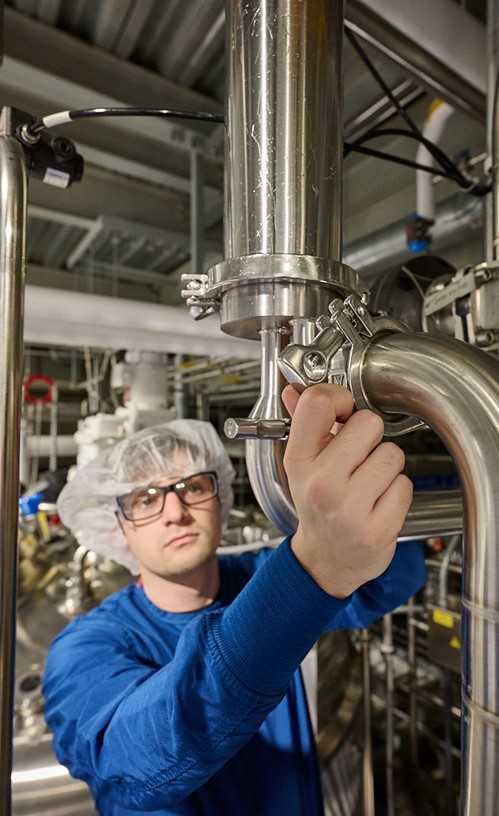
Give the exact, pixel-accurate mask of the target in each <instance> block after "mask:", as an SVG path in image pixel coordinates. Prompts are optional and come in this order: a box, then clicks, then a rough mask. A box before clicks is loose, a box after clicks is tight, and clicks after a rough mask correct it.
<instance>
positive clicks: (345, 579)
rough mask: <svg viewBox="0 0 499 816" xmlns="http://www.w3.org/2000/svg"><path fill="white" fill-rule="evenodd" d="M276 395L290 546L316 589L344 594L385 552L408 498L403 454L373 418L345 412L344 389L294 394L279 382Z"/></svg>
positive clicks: (385, 559) (349, 408)
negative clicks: (284, 430) (286, 430)
mask: <svg viewBox="0 0 499 816" xmlns="http://www.w3.org/2000/svg"><path fill="white" fill-rule="evenodd" d="M283 400H284V404H285V405H286V408H287V410H288V411H289V413H290V414H291V416H292V417H293V422H292V424H291V432H290V436H289V440H288V443H287V446H286V453H285V456H284V467H285V469H286V473H287V475H288V480H289V487H290V490H291V495H292V497H293V501H294V504H295V507H296V511H297V514H298V522H299V523H298V529H297V531H296V533H295V535H294V536H293V539H292V542H291V547H292V550H293V552H294V554H295V556H296V558H297V559H298V561H299V562H300V563H301V564H302V566H303V567H304V569H306V570H307V572H308V573H309V574H310V575H311V576H312V578H313V579H314V580H315V581H316V582H317V583H318V584H319V586H321V587H322V589H324V590H325V591H326V592H328V593H329V594H330V595H333V596H335V597H337V598H345V597H346V596H347V595H349V594H350V593H351V592H353V591H354V590H355V589H357V588H358V587H359V586H361V585H362V584H364V583H365V582H366V581H370V580H371V579H373V578H377V577H378V576H379V575H381V573H382V572H384V571H385V569H386V568H387V567H388V565H389V564H390V561H391V560H392V558H393V554H394V552H395V547H396V543H397V535H398V533H399V532H400V529H401V527H402V525H403V523H404V519H405V516H406V514H407V511H408V509H409V507H410V505H411V501H412V483H411V481H410V480H409V479H408V478H407V477H406V476H404V475H403V474H402V473H401V471H402V469H403V467H404V461H405V457H404V453H403V452H402V450H401V449H400V448H399V447H398V446H397V445H395V444H394V443H393V442H382V441H381V440H382V438H383V421H382V419H381V417H379V416H378V415H377V414H374V413H373V412H372V411H367V410H362V411H358V412H356V413H354V412H353V411H354V404H353V398H352V395H351V393H350V392H349V391H347V389H346V388H342V387H341V386H338V385H315V386H313V387H311V388H308V389H307V390H305V391H304V392H303V393H302V394H301V395H299V394H298V393H297V392H296V391H295V389H294V388H293V387H292V386H287V387H286V388H285V389H284V392H283ZM335 423H341V427H340V429H339V431H338V432H337V433H336V434H334V431H335V430H336V428H337V426H335ZM333 426H334V428H333ZM332 429H333V433H331V430H332Z"/></svg>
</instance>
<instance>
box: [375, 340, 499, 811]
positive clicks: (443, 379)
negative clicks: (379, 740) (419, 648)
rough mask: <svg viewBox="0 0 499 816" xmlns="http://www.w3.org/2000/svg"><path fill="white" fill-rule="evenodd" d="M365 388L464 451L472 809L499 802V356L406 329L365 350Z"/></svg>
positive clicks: (466, 733) (465, 721)
mask: <svg viewBox="0 0 499 816" xmlns="http://www.w3.org/2000/svg"><path fill="white" fill-rule="evenodd" d="M361 379H362V388H363V390H364V393H365V394H366V396H367V398H368V401H369V403H370V404H371V405H372V406H373V407H375V408H376V409H378V410H380V411H383V412H388V413H408V414H411V415H415V416H418V417H420V418H421V419H422V420H423V421H424V422H426V423H427V424H428V425H429V426H430V427H431V428H432V429H433V430H434V431H435V432H436V433H437V434H438V435H439V436H440V438H441V439H442V441H443V442H444V444H445V445H446V447H447V449H448V451H449V453H450V454H451V455H452V457H453V458H454V461H455V463H456V467H457V469H458V472H459V476H460V480H461V485H462V490H463V500H464V530H463V533H464V535H463V594H462V630H463V634H462V647H463V648H462V652H463V667H462V707H463V717H462V729H463V730H462V757H463V760H462V792H461V814H462V816H495V814H496V813H497V803H498V802H499V681H498V667H499V547H498V543H499V361H498V360H497V359H496V358H495V357H493V356H492V355H489V354H487V353H486V352H483V351H480V350H479V349H476V348H474V347H472V346H469V345H466V344H464V343H461V342H460V341H458V340H453V339H450V338H447V337H436V336H429V335H424V334H413V335H410V334H407V335H405V334H397V335H395V334H394V335H391V336H390V337H385V338H383V339H381V340H378V341H376V340H374V342H372V343H371V345H370V346H369V348H368V349H367V351H366V353H365V357H364V360H363V366H362V373H361Z"/></svg>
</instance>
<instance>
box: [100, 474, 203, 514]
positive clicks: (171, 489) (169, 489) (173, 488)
mask: <svg viewBox="0 0 499 816" xmlns="http://www.w3.org/2000/svg"><path fill="white" fill-rule="evenodd" d="M195 476H211V477H212V479H213V487H214V493H213V494H212V495H211V496H208V497H207V498H206V499H200V500H199V501H193V502H186V501H184V499H183V498H182V496H180V494H179V492H178V490H179V489H180V485H182V486H184V485H185V483H186V482H187V481H188V480H189V479H193V478H194V477H195ZM151 488H154V490H159V491H160V493H162V495H163V500H162V502H161V508H160V509H159V510H155V511H154V513H152V514H151V515H150V516H141V518H139V519H137V518H130V516H128V515H127V513H126V512H125V510H124V508H123V504H122V502H123V501H124V500H125V499H128V498H129V497H130V496H133V495H134V494H138V493H144V492H145V491H147V490H150V489H151ZM167 493H175V495H176V496H177V497H178V499H179V501H181V502H182V504H183V505H185V506H186V507H195V506H196V505H198V504H204V503H205V502H207V501H210V500H211V499H214V498H215V497H216V496H218V477H217V474H216V472H215V471H214V470H201V471H200V472H199V473H191V475H190V476H186V477H185V478H184V479H179V480H178V482H175V484H172V485H166V486H163V485H147V487H138V488H137V489H136V490H132V491H131V492H130V493H125V494H124V495H123V496H116V503H117V505H118V507H119V511H120V513H121V515H122V516H123V518H124V519H125V520H126V521H132V522H139V523H140V522H142V521H150V520H151V519H153V518H156V517H157V516H160V515H161V513H162V512H163V510H164V509H165V501H166V495H167Z"/></svg>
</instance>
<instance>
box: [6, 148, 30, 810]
mask: <svg viewBox="0 0 499 816" xmlns="http://www.w3.org/2000/svg"><path fill="white" fill-rule="evenodd" d="M0 179H1V182H2V183H1V185H0V235H1V241H0V757H1V762H0V816H9V815H10V813H11V785H10V775H11V771H12V740H13V719H12V718H13V698H14V660H15V630H16V595H17V521H18V507H17V501H18V495H19V489H18V488H19V443H20V424H21V393H22V366H23V296H24V272H25V234H26V198H27V174H26V167H25V163H24V154H23V151H22V148H21V146H20V145H19V143H18V142H17V141H16V140H15V139H14V138H12V137H11V136H8V135H6V134H5V133H2V134H1V135H0Z"/></svg>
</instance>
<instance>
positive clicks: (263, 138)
mask: <svg viewBox="0 0 499 816" xmlns="http://www.w3.org/2000/svg"><path fill="white" fill-rule="evenodd" d="M226 16H227V19H226V27H227V93H226V114H225V126H226V162H225V168H226V192H225V252H224V256H225V260H224V261H222V262H221V263H219V264H217V265H215V266H214V267H212V268H210V269H209V270H207V272H206V273H203V274H192V275H188V276H186V279H185V291H184V295H185V298H186V300H187V304H188V306H189V308H190V309H191V313H192V315H193V317H195V318H197V319H200V318H202V317H204V316H206V315H208V314H211V313H213V312H214V311H216V312H219V314H220V322H221V328H222V330H223V331H225V332H227V333H228V334H232V335H234V336H238V337H247V338H252V339H254V340H255V341H257V342H259V343H260V345H261V382H260V387H259V393H258V395H257V399H256V402H255V404H254V405H253V407H252V408H250V410H249V416H246V417H235V416H231V417H228V418H227V422H226V423H225V431H226V434H227V436H228V437H229V438H232V439H236V440H237V439H245V440H247V441H246V465H247V471H248V475H249V480H250V483H251V487H252V490H253V493H254V496H255V497H256V499H257V501H258V504H259V505H260V507H261V508H262V510H263V512H264V514H265V517H266V518H267V519H268V522H269V524H270V525H272V528H273V529H277V530H278V531H280V533H281V534H288V533H290V532H292V531H293V530H294V529H295V526H294V525H295V523H296V517H295V512H294V507H293V503H292V500H291V497H290V495H289V491H288V488H287V483H286V478H285V473H284V469H283V466H282V457H283V450H284V446H285V440H286V437H287V434H288V432H289V419H288V418H287V416H286V414H285V411H284V409H283V406H282V403H281V398H280V394H281V391H282V387H283V383H284V382H285V380H288V381H290V382H292V383H296V384H298V385H299V386H300V387H309V386H313V385H314V384H316V383H320V382H344V383H346V384H348V386H349V387H350V388H351V390H352V392H353V394H354V397H355V400H356V404H357V406H358V407H369V408H372V409H373V410H375V411H377V412H378V413H380V414H381V415H382V417H383V419H384V422H385V432H386V435H387V436H394V437H396V438H397V439H400V442H401V444H402V445H405V444H406V442H405V440H410V439H419V440H421V439H423V440H424V439H427V438H428V435H431V436H432V438H433V436H434V437H435V438H437V439H438V440H439V444H441V446H442V449H440V450H439V449H438V448H437V452H435V453H433V452H432V456H431V457H430V458H429V461H432V462H434V463H435V472H436V473H437V474H438V476H439V477H440V483H439V484H438V485H435V484H434V483H432V482H425V480H424V478H422V479H421V480H420V481H419V482H418V480H416V482H417V486H418V485H421V486H422V487H423V488H426V489H422V490H417V491H416V497H415V501H414V503H413V506H412V508H411V511H410V513H409V515H408V518H407V520H406V523H405V525H404V528H403V530H402V532H401V539H402V540H403V539H408V538H415V537H418V538H421V539H422V540H423V541H424V542H425V547H426V553H427V563H428V576H429V577H428V582H427V585H426V587H425V588H424V590H423V591H422V592H421V594H420V595H419V596H418V597H416V598H413V599H410V600H409V602H408V604H407V606H406V607H404V608H403V609H399V610H396V612H395V613H393V614H392V615H389V616H386V617H385V619H384V620H383V621H382V622H380V623H379V624H378V625H377V626H375V627H373V628H372V630H371V631H359V632H352V633H342V634H337V635H334V636H330V637H329V636H328V637H325V638H323V639H321V641H320V642H319V644H318V645H317V649H316V650H315V652H314V656H313V660H314V661H315V662H313V663H312V669H311V670H310V667H309V666H307V665H305V666H304V673H305V675H306V676H307V675H309V683H310V686H311V687H312V688H313V687H314V681H315V687H316V690H317V706H316V707H314V706H313V709H314V708H316V715H317V721H316V725H317V740H318V746H319V752H320V756H321V760H322V765H323V772H324V790H325V800H326V812H327V814H328V816H350V815H351V816H355V814H362V816H374V814H375V813H376V814H378V816H380V815H381V816H384V814H387V816H405V814H412V813H417V814H418V816H420V815H421V814H425V813H428V814H429V815H430V816H431V815H432V814H439V815H440V814H445V816H450V815H451V814H453V816H455V814H458V813H459V814H460V816H495V814H496V813H497V807H498V805H497V803H498V801H499V773H498V768H497V763H498V761H499V685H498V680H497V673H498V668H499V665H498V664H499V661H498V649H499V635H498V626H499V619H498V614H499V601H498V597H497V592H498V587H499V567H498V559H497V527H498V519H497V514H498V512H499V509H498V508H499V502H498V500H497V499H498V497H497V487H496V486H497V484H499V441H498V435H497V428H498V427H499V361H498V359H497V351H498V346H499V343H498V337H499V325H498V319H497V315H498V314H499V311H498V308H497V306H498V303H497V301H498V297H499V293H498V287H499V283H498V279H497V269H498V259H497V245H498V241H499V238H498V235H499V206H498V203H499V199H498V189H499V187H498V182H497V160H498V146H499V145H498V141H497V140H498V138H499V136H498V133H499V130H498V127H497V124H498V123H497V121H495V120H494V121H493V135H492V139H491V146H490V154H491V166H492V190H491V198H492V207H491V211H492V215H491V230H490V232H491V235H492V239H491V242H490V243H491V246H490V253H489V254H490V257H488V258H487V259H486V260H485V261H484V262H483V263H481V264H479V265H478V266H476V267H473V268H470V269H462V270H452V269H446V270H445V272H443V274H439V272H440V271H441V269H440V268H439V265H438V264H433V262H432V261H431V259H429V260H428V271H425V274H424V275H420V274H419V272H417V271H416V272H415V271H414V270H413V269H411V268H410V265H409V266H406V267H405V268H404V269H403V270H396V272H395V273H394V275H393V277H392V279H391V281H390V282H391V286H390V287H389V292H390V295H389V296H387V295H386V293H385V294H384V293H383V292H382V291H381V288H380V289H379V290H378V291H376V290H375V288H374V289H373V291H372V292H371V293H370V292H369V287H368V286H367V285H366V284H364V282H363V281H362V280H361V279H360V278H359V277H358V275H357V274H356V272H355V271H354V270H353V269H351V268H349V267H347V266H345V265H344V264H343V263H342V261H341V257H342V247H341V198H342V190H341V179H342V142H341V137H340V134H341V124H342V110H341V107H342V106H341V87H342V84H341V82H342V78H341V64H342V59H341V48H342V37H343V4H342V2H339V1H338V2H331V0H303V2H301V3H299V4H298V3H293V2H291V0H273V2H269V3H266V4H263V3H260V2H257V0H247V1H246V2H231V1H229V2H228V3H227V15H226ZM493 73H494V75H495V73H496V71H495V70H494V72H493ZM495 93H496V89H495V88H493V89H492V90H491V100H490V104H491V109H493V110H494V111H495V112H496V113H495V115H497V105H496V99H495V98H494V94H495ZM305 100H306V104H305ZM4 132H5V131H4ZM0 159H2V177H5V178H6V183H5V184H4V186H3V187H2V196H4V199H3V201H2V219H3V220H4V222H5V223H9V224H10V225H11V224H13V223H15V224H16V230H10V232H9V234H10V235H11V236H12V238H11V241H12V243H11V246H9V247H8V248H7V250H5V249H4V248H3V249H2V252H4V256H3V257H2V263H3V264H4V268H6V269H7V271H8V274H6V275H4V276H3V277H4V279H5V282H4V283H2V285H3V286H4V287H6V291H4V292H2V295H3V296H4V297H3V300H2V302H3V303H8V304H10V307H9V308H10V311H9V313H8V314H7V313H6V314H5V315H4V323H5V325H6V327H7V329H8V331H7V332H6V336H7V339H6V340H5V349H4V350H3V352H2V353H3V354H5V355H6V356H5V358H4V361H5V365H2V366H0V376H2V393H10V394H13V393H20V391H21V389H20V382H19V380H18V379H16V376H18V375H17V374H16V373H15V372H16V371H19V370H20V353H21V344H20V339H19V335H18V334H16V328H15V327H16V325H17V324H16V317H17V316H18V315H19V313H20V301H21V300H22V279H21V276H20V274H19V273H18V269H19V268H20V267H21V266H22V263H21V259H22V236H23V224H24V213H23V207H24V206H25V205H24V198H23V196H24V195H25V193H24V192H23V184H24V183H25V182H24V178H25V171H24V163H23V158H22V155H20V150H19V148H18V145H17V144H16V143H15V142H14V140H13V139H12V138H11V137H10V136H9V135H5V136H4V137H3V144H2V145H0ZM470 186H471V185H470ZM430 266H431V267H432V271H429V270H430ZM425 270H426V267H425ZM435 270H437V271H435ZM401 275H402V276H405V277H406V278H407V279H408V281H409V282H410V283H411V284H412V287H411V286H406V287H401V289H403V291H404V292H405V295H404V297H405V296H406V295H407V290H409V295H410V297H411V298H412V299H413V302H412V307H411V309H409V310H407V309H405V311H404V320H403V321H402V320H401V319H400V317H399V315H398V314H397V310H398V307H399V306H400V303H398V300H397V298H396V297H395V296H394V294H393V292H394V291H395V290H396V288H397V282H399V281H400V276H401ZM423 281H424V283H423ZM401 298H402V295H401ZM405 305H407V304H405ZM401 311H402V310H401ZM408 312H409V315H408ZM17 322H19V321H17ZM4 361H3V362H4ZM16 362H17V363H19V365H17V368H16ZM9 378H10V379H9ZM16 389H17V390H16ZM13 402H15V401H13ZM19 413H20V411H19V406H16V405H15V404H9V405H8V406H7V405H5V406H3V415H2V418H1V422H2V433H3V437H4V441H3V442H1V444H3V445H4V447H3V448H2V463H3V466H4V467H5V468H6V472H7V473H15V472H17V468H18V447H17V446H16V444H14V443H15V442H16V439H15V438H14V440H13V439H12V436H14V437H15V435H12V434H10V436H9V434H8V433H6V431H5V429H6V428H7V427H10V428H12V427H13V423H17V424H18V425H19V419H20V417H19ZM406 434H407V436H406ZM1 436H2V434H0V437H1ZM5 440H9V441H5ZM407 444H410V443H407ZM442 450H443V451H444V453H443V454H442ZM408 461H409V464H411V462H412V464H414V467H415V468H416V464H415V463H416V460H411V457H410V456H409V457H408ZM442 468H443V470H442ZM442 473H444V475H445V476H446V477H447V476H448V477H449V480H448V481H446V479H444V480H443V482H442ZM414 475H415V476H417V477H418V479H419V477H421V472H418V473H416V472H415V474H414ZM433 475H434V473H432V472H430V473H429V474H428V473H426V474H425V473H424V472H423V476H425V477H426V476H429V477H433ZM454 477H456V479H455V481H453V479H454ZM14 481H15V480H13V479H10V482H9V479H6V478H5V474H4V478H3V485H2V494H1V500H2V513H0V522H1V523H2V525H3V530H2V534H3V537H4V540H6V541H7V540H12V539H15V537H16V536H15V533H16V532H17V528H18V507H17V495H15V491H14V490H13V488H12V483H13V482H14ZM436 486H437V487H439V488H440V489H438V490H437V489H435V487H436ZM449 487H450V488H451V489H449ZM28 498H29V497H28ZM4 508H5V510H4ZM52 511H53V507H51V506H50V503H47V502H43V501H41V502H40V503H38V505H37V506H36V507H30V506H29V505H28V506H27V507H26V508H25V510H24V511H23V515H22V519H21V524H20V533H19V536H20V541H19V544H20V552H21V560H20V608H19V631H18V666H17V676H16V678H15V679H14V680H12V679H11V678H10V676H9V673H8V667H9V665H11V664H9V662H8V661H7V662H6V661H5V660H3V661H2V672H3V674H2V677H1V684H2V687H1V691H2V695H1V696H2V699H7V700H8V699H9V694H11V696H12V698H13V699H14V701H15V726H16V730H15V735H14V746H15V754H16V763H15V764H14V774H13V783H14V784H13V793H14V795H13V801H14V813H16V814H29V813H35V812H36V813H37V814H41V813H43V812H46V813H51V814H54V816H55V815H56V814H61V816H62V814H63V813H64V814H65V815H66V814H71V813H75V814H76V813H78V814H80V816H82V815H83V814H85V813H89V814H90V813H92V812H93V810H92V807H91V804H90V802H89V799H88V794H87V792H86V790H85V788H84V786H83V785H81V784H80V783H78V782H76V781H75V780H72V779H70V778H69V776H68V775H67V774H66V773H65V771H64V769H61V768H60V767H59V766H58V765H57V763H56V762H55V760H53V758H52V757H51V754H50V735H49V734H48V733H47V732H46V730H45V728H44V725H43V719H42V705H43V701H42V699H41V695H40V672H41V670H42V664H43V658H44V653H45V651H46V648H47V647H48V643H49V642H50V640H51V638H52V637H53V635H54V634H55V632H56V631H58V630H59V629H60V627H61V626H62V625H63V623H64V622H65V621H66V620H67V619H68V618H69V617H71V616H72V615H74V614H79V613H81V612H82V611H84V610H85V609H87V608H88V607H89V605H92V604H95V603H97V602H98V601H99V600H100V598H101V597H103V596H104V595H105V594H107V593H108V592H109V591H112V589H113V588H114V587H116V586H118V585H120V582H121V581H122V580H123V575H122V574H121V573H120V571H119V570H118V569H117V568H116V567H115V566H114V565H112V564H109V563H107V562H100V561H99V560H98V559H96V558H95V557H94V556H92V555H91V554H90V553H89V552H88V551H87V550H85V549H77V548H75V545H74V542H73V541H72V540H71V538H70V537H69V536H68V533H67V531H64V530H62V529H61V528H60V526H59V524H58V521H57V518H56V517H55V516H53V515H52ZM51 516H52V517H51ZM258 532H262V531H260V530H259V531H258ZM263 532H265V530H263ZM252 537H253V538H258V536H257V535H254V536H252ZM262 537H263V536H262ZM271 538H272V536H271V534H269V535H267V536H266V540H268V539H271ZM250 543H251V546H256V545H257V543H256V542H255V541H252V542H250ZM2 557H3V559H4V561H3V562H2V601H3V604H4V609H7V610H8V603H9V599H11V598H12V592H10V593H9V586H10V584H9V578H7V577H6V576H10V580H11V576H12V575H15V571H16V569H15V557H14V555H12V554H11V555H9V554H8V553H5V554H4V555H3V556H2ZM9 558H10V561H9ZM42 610H43V612H42ZM42 621H43V623H42ZM11 622H12V621H11ZM2 627H3V630H2V638H3V641H2V649H3V653H2V654H3V655H4V654H7V655H8V649H9V647H10V645H11V644H10V643H9V631H8V627H9V615H8V612H7V613H4V612H2ZM40 628H41V629H42V630H43V631H42V633H40ZM6 665H7V667H6ZM314 666H315V668H314ZM314 671H315V674H316V676H315V677H314ZM310 676H311V677H310ZM310 680H311V682H310ZM314 698H315V692H314ZM9 715H10V712H9V709H8V706H7V714H6V715H5V716H4V724H5V727H4V728H2V736H1V738H2V739H3V740H4V742H3V743H2V746H1V747H2V750H3V751H6V752H8V750H9V748H8V744H7V740H10V738H11V735H10V732H9V728H10V726H9ZM2 755H7V753H6V754H2ZM2 789H5V785H3V786H2ZM35 801H36V805H34V802H35ZM8 812H9V811H8V810H4V811H3V812H2V816H3V814H7V813H8Z"/></svg>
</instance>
